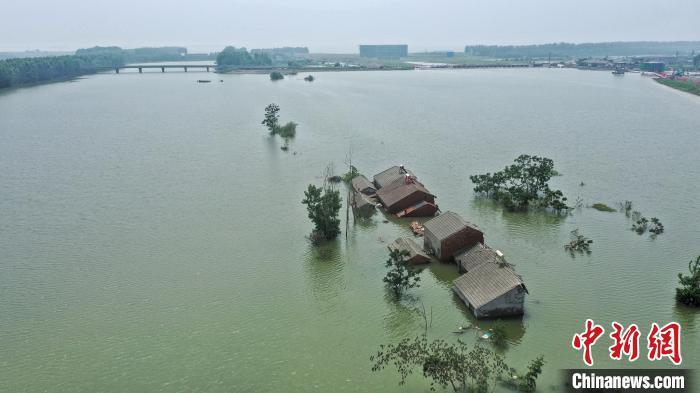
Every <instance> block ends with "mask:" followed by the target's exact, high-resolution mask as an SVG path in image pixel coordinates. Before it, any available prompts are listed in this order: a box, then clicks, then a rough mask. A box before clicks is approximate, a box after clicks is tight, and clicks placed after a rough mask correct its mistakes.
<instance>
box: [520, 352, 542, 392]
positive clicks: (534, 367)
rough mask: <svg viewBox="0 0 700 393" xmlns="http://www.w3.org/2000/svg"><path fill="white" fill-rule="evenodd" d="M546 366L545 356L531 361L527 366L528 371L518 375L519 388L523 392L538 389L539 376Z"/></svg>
mask: <svg viewBox="0 0 700 393" xmlns="http://www.w3.org/2000/svg"><path fill="white" fill-rule="evenodd" d="M543 366H544V356H541V355H540V356H538V357H536V358H535V359H533V360H531V361H530V364H529V365H528V366H527V372H526V373H525V374H523V375H519V376H518V382H519V383H518V390H520V391H521V392H526V393H531V392H534V391H535V389H537V377H539V376H540V374H542V367H543Z"/></svg>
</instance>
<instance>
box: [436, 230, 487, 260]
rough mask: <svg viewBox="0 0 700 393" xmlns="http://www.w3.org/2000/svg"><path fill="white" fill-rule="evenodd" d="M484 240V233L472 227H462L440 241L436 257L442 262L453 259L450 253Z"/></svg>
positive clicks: (452, 253)
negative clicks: (438, 252)
mask: <svg viewBox="0 0 700 393" xmlns="http://www.w3.org/2000/svg"><path fill="white" fill-rule="evenodd" d="M483 242H484V234H483V233H481V231H479V230H477V229H474V228H469V227H467V228H464V229H462V230H461V231H459V232H457V233H455V234H454V235H452V236H450V237H448V238H447V239H445V240H443V241H442V245H441V247H440V255H438V258H439V259H440V260H441V261H443V262H451V261H453V260H454V258H453V257H452V255H454V253H456V252H457V251H460V250H463V249H465V248H469V247H471V246H473V245H475V244H476V243H483Z"/></svg>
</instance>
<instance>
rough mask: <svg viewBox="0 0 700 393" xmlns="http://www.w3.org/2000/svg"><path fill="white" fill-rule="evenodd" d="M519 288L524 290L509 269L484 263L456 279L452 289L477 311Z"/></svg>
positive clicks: (520, 281)
mask: <svg viewBox="0 0 700 393" xmlns="http://www.w3.org/2000/svg"><path fill="white" fill-rule="evenodd" d="M519 286H522V287H523V289H526V288H525V285H524V284H523V281H522V279H521V278H520V276H518V275H517V274H515V272H514V271H513V269H512V268H511V267H509V266H502V267H501V266H499V265H497V264H492V263H484V264H481V265H478V266H476V267H474V268H473V269H472V270H470V271H468V272H467V273H465V274H463V275H461V276H460V277H459V278H457V279H456V280H455V281H454V287H453V289H454V290H455V291H459V292H460V293H461V294H462V295H463V298H464V299H466V300H467V301H468V302H469V304H470V305H471V306H472V307H473V308H474V309H477V308H479V307H481V306H483V305H485V304H488V303H490V302H491V301H493V300H496V299H498V298H499V297H501V296H502V295H504V294H506V293H507V292H508V291H510V290H511V289H513V288H517V287H519Z"/></svg>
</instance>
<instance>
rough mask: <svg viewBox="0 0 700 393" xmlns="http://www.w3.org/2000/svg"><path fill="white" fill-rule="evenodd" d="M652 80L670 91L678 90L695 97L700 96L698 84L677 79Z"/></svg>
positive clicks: (699, 84)
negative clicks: (670, 89)
mask: <svg viewBox="0 0 700 393" xmlns="http://www.w3.org/2000/svg"><path fill="white" fill-rule="evenodd" d="M654 80H655V81H656V82H657V83H659V84H662V85H664V86H668V87H670V88H672V89H676V90H680V91H682V92H685V93H690V94H693V95H696V96H700V83H696V82H693V81H691V80H686V81H684V80H678V79H667V78H654Z"/></svg>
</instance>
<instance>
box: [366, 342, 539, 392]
mask: <svg viewBox="0 0 700 393" xmlns="http://www.w3.org/2000/svg"><path fill="white" fill-rule="evenodd" d="M370 360H371V361H373V362H374V365H373V366H372V371H379V370H383V369H384V368H385V367H387V366H390V365H393V366H394V367H396V370H397V371H398V372H399V376H400V378H401V379H400V380H399V385H404V384H405V383H406V379H407V378H408V376H409V375H411V374H413V372H414V371H417V370H420V371H421V372H422V373H423V377H425V378H426V379H428V380H429V382H430V390H433V391H434V390H437V389H438V388H440V389H446V388H448V387H451V388H452V390H453V391H455V392H464V393H466V392H490V391H493V389H495V387H496V385H497V384H499V383H503V384H505V385H510V386H513V387H515V388H517V389H518V390H521V391H523V392H532V391H534V388H535V386H536V380H537V377H538V376H539V374H540V373H541V372H542V366H543V365H544V358H543V357H542V356H540V357H538V358H537V359H535V360H533V361H532V362H530V366H529V367H528V372H527V373H525V374H524V375H522V376H517V377H516V379H512V378H511V374H512V373H514V372H515V370H513V369H512V368H510V367H509V366H508V365H507V364H506V362H505V358H504V357H503V355H500V354H497V353H495V352H493V351H491V350H489V349H488V348H485V347H482V346H479V345H476V346H474V347H469V346H468V345H467V344H466V343H465V342H463V341H461V340H457V342H456V343H448V342H446V341H444V340H441V339H437V340H434V341H431V342H429V341H428V339H427V338H426V337H425V336H420V337H416V338H415V339H413V340H410V339H408V338H405V339H403V340H401V341H400V342H399V343H398V344H389V345H381V346H380V347H379V351H378V352H377V354H376V355H374V356H372V357H370ZM523 389H531V390H523Z"/></svg>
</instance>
